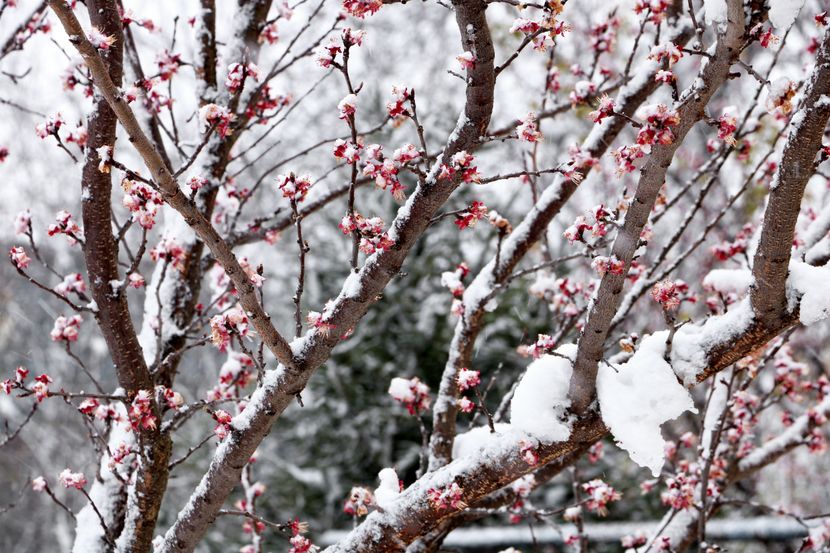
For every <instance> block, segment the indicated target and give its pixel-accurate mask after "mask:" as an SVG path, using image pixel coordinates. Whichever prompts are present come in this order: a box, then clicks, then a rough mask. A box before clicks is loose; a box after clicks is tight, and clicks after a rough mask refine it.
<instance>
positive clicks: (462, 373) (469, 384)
mask: <svg viewBox="0 0 830 553" xmlns="http://www.w3.org/2000/svg"><path fill="white" fill-rule="evenodd" d="M456 381H457V382H458V389H459V390H460V391H462V392H463V391H465V390H470V389H472V388H475V387H476V386H478V385H479V384H481V375H480V373H479V371H474V370H471V369H467V368H463V369H461V370H459V371H458V378H457V379H456Z"/></svg>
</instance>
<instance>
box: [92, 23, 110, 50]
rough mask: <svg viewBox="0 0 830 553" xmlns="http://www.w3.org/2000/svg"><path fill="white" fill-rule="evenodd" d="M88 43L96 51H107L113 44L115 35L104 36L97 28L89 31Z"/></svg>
mask: <svg viewBox="0 0 830 553" xmlns="http://www.w3.org/2000/svg"><path fill="white" fill-rule="evenodd" d="M87 38H89V42H91V43H92V45H93V46H95V47H96V48H97V49H98V50H102V51H107V50H109V49H110V48H112V45H113V44H115V35H105V34H104V33H102V32H101V31H100V30H99V29H98V28H97V27H92V28H90V29H89V34H88V35H87Z"/></svg>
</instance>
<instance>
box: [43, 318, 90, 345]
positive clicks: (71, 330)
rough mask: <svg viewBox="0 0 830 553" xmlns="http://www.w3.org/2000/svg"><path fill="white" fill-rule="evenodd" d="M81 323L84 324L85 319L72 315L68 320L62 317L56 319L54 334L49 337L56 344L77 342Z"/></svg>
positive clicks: (51, 333) (53, 328)
mask: <svg viewBox="0 0 830 553" xmlns="http://www.w3.org/2000/svg"><path fill="white" fill-rule="evenodd" d="M81 322H83V319H82V318H81V316H80V315H72V316H71V317H68V318H67V317H64V316H63V315H61V316H60V317H58V318H57V319H55V326H54V327H52V332H50V334H49V335H50V336H51V337H52V340H53V341H55V342H60V341H65V342H76V341H77V340H78V330H79V328H80V326H81Z"/></svg>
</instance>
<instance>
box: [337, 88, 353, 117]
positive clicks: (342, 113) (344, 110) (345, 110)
mask: <svg viewBox="0 0 830 553" xmlns="http://www.w3.org/2000/svg"><path fill="white" fill-rule="evenodd" d="M356 106H357V96H356V95H355V94H347V95H346V96H344V97H343V99H342V100H340V102H339V103H338V104H337V111H338V115H337V116H338V117H339V118H340V119H348V118H349V117H350V116H353V115H354V113H355V109H356Z"/></svg>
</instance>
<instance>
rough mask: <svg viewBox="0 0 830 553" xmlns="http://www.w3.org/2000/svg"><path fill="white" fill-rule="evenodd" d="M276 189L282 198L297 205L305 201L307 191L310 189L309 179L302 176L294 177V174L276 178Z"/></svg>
mask: <svg viewBox="0 0 830 553" xmlns="http://www.w3.org/2000/svg"><path fill="white" fill-rule="evenodd" d="M277 188H279V190H280V191H281V192H282V195H283V197H284V198H287V199H289V200H292V201H296V202H297V203H299V202H302V201H303V200H305V197H306V196H307V195H308V191H309V190H310V189H311V177H309V176H308V175H303V176H301V177H298V176H296V175H295V174H294V173H288V174H287V175H279V176H277Z"/></svg>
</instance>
